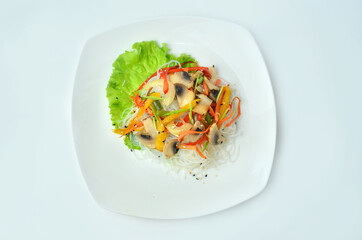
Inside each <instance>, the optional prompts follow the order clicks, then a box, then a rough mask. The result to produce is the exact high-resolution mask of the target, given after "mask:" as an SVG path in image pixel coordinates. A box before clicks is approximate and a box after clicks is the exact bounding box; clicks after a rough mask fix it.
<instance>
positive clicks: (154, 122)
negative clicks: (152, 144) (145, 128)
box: [152, 117, 157, 129]
mask: <svg viewBox="0 0 362 240" xmlns="http://www.w3.org/2000/svg"><path fill="white" fill-rule="evenodd" d="M152 121H153V126H155V128H156V129H157V126H156V118H155V117H154V118H152Z"/></svg>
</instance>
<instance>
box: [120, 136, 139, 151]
mask: <svg viewBox="0 0 362 240" xmlns="http://www.w3.org/2000/svg"><path fill="white" fill-rule="evenodd" d="M124 144H125V145H126V146H127V147H128V148H129V149H131V150H141V146H140V143H139V142H138V141H137V138H136V137H135V135H134V134H133V132H130V133H129V134H127V135H126V137H125V138H124Z"/></svg>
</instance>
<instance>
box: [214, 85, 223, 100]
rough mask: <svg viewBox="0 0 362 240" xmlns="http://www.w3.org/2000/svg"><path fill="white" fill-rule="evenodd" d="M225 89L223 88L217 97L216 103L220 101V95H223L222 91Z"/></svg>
mask: <svg viewBox="0 0 362 240" xmlns="http://www.w3.org/2000/svg"><path fill="white" fill-rule="evenodd" d="M223 89H224V86H222V87H221V89H220V92H219V94H218V95H217V98H216V102H218V101H219V98H220V95H221V93H222V90H223Z"/></svg>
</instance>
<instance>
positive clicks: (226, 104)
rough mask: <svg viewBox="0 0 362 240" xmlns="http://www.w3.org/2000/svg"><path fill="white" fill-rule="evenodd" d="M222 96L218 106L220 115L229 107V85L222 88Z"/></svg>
mask: <svg viewBox="0 0 362 240" xmlns="http://www.w3.org/2000/svg"><path fill="white" fill-rule="evenodd" d="M224 89H225V90H224V97H223V98H222V101H221V106H220V116H225V115H224V114H225V112H226V110H227V109H228V107H229V103H230V95H231V91H230V88H229V86H226V87H225V88H224ZM221 119H222V117H221V118H220V120H221Z"/></svg>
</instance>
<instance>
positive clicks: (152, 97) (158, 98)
mask: <svg viewBox="0 0 362 240" xmlns="http://www.w3.org/2000/svg"><path fill="white" fill-rule="evenodd" d="M145 98H149V99H152V100H162V99H163V98H160V97H155V96H145Z"/></svg>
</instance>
